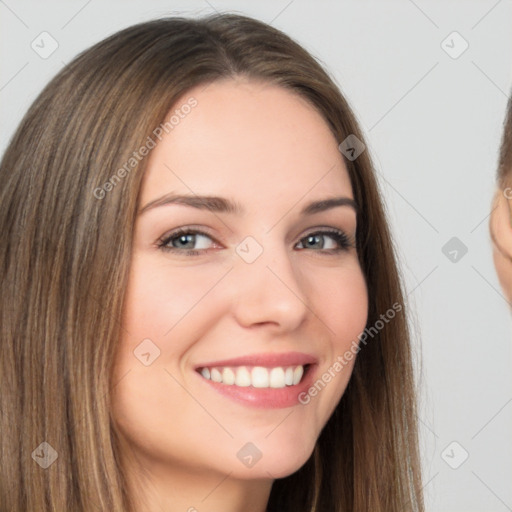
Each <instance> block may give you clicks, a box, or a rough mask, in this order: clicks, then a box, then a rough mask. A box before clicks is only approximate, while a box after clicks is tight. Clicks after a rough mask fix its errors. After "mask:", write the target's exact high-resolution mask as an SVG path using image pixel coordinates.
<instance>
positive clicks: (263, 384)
mask: <svg viewBox="0 0 512 512" xmlns="http://www.w3.org/2000/svg"><path fill="white" fill-rule="evenodd" d="M251 381H252V385H253V386H254V387H255V388H268V385H269V378H268V370H267V369H266V368H263V367H262V366H255V367H254V368H253V369H252V372H251Z"/></svg>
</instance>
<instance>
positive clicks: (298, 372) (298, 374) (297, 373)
mask: <svg viewBox="0 0 512 512" xmlns="http://www.w3.org/2000/svg"><path fill="white" fill-rule="evenodd" d="M303 374H304V367H303V366H297V368H295V370H293V384H298V383H299V382H300V379H302V375H303Z"/></svg>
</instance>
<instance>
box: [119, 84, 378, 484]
mask: <svg viewBox="0 0 512 512" xmlns="http://www.w3.org/2000/svg"><path fill="white" fill-rule="evenodd" d="M190 97H194V98H195V99H196V100H197V106H195V107H194V108H193V109H192V110H191V111H190V113H189V114H188V115H187V116H185V117H183V118H181V119H180V122H179V124H177V125H176V126H175V127H174V128H173V130H172V131H171V132H170V133H169V134H168V135H166V136H165V137H164V138H163V139H162V141H161V142H159V143H158V144H157V146H156V148H155V149H153V150H152V152H151V154H150V157H149V158H150V160H149V165H148V169H147V174H146V176H145V178H144V183H143V188H142V192H141V202H140V206H141V208H143V207H144V206H145V205H148V204H149V203H152V202H153V201H155V200H157V199H159V198H161V197H162V196H164V195H166V194H171V193H172V194H179V195H189V196H192V197H195V196H220V197H222V198H226V199H230V200H232V201H235V202H236V203H237V204H238V205H239V206H240V207H241V209H243V212H239V213H235V212H224V211H220V210H218V211H215V212H213V211H209V210H208V209H199V208H194V207H192V206H188V205H184V204H177V203H173V204H165V205H161V206H154V207H152V208H148V209H146V211H144V212H143V213H141V214H140V215H139V217H138V219H137V222H136V226H135V239H134V247H133V257H132V263H131V269H130V279H129V286H128V290H127V302H126V309H125V311H124V317H123V327H124V329H123V331H122V332H123V337H122V339H121V340H120V351H119V355H118V359H117V364H116V368H115V371H116V374H117V375H118V376H119V377H120V376H123V375H125V374H126V375H125V377H124V378H123V379H121V380H120V382H119V384H118V385H117V386H116V387H115V389H114V396H113V400H114V410H113V415H114V418H115V421H116V423H117V424H118V426H119V428H120V429H121V431H122V432H123V435H124V436H125V437H126V438H127V439H128V441H129V442H130V444H131V445H132V446H133V448H134V450H135V451H136V452H137V454H138V455H139V456H140V458H141V460H143V461H144V464H145V467H146V468H148V469H149V471H150V472H151V471H155V472H156V471H157V469H156V468H157V467H158V468H159V470H160V471H165V472H168V473H169V474H172V473H173V472H174V471H187V470H188V471H191V472H194V471H196V470H197V471H208V472H218V473H220V474H224V475H225V474H227V473H230V472H231V475H232V477H233V478H236V477H239V478H243V479H249V478H250V479H256V478H260V479H268V478H270V477H269V475H272V476H273V477H274V478H279V477H283V476H286V475H288V474H291V473H293V472H294V471H296V470H297V469H299V468H300V466H302V465H303V464H304V462H305V461H306V460H307V459H308V457H309V456H310V454H311V452H312V450H313V448H314V445H315V442H316V440H317V438H318V436H319V434H320V432H321V430H322V428H323V427H324V425H325V424H326V422H327V420H328V418H329V417H330V415H331V413H332V412H333V410H334V408H335V406H336V405H337V403H338V402H339V400H340V398H341V396H342V394H343V392H344V390H345V388H346V385H347V383H348V380H349V378H350V375H351V372H352V368H353V364H354V360H352V361H350V362H349V363H348V364H347V365H346V366H344V367H343V369H342V370H340V371H338V372H335V373H334V377H332V379H331V380H330V382H328V383H327V384H326V385H325V386H324V387H323V388H322V389H321V390H320V391H319V392H318V393H317V394H316V396H314V397H310V400H309V402H308V403H307V404H302V403H300V402H299V400H298V399H297V395H298V393H299V392H300V391H304V389H306V391H307V389H309V387H310V386H311V385H313V384H314V382H315V381H317V380H318V379H320V378H321V377H322V375H324V374H325V373H326V372H329V369H330V368H331V372H330V373H331V374H332V373H333V372H332V366H333V364H334V363H335V362H336V360H337V357H338V356H340V355H342V354H343V353H345V352H346V351H347V350H348V349H349V348H350V347H351V345H352V346H353V342H354V341H356V342H357V337H358V334H359V333H360V332H361V331H363V329H364V328H365V324H366V320H367V309H368V297H367V290H366V284H365V279H364V276H363V273H362V271H361V268H360V265H359V262H358V257H357V252H356V249H355V233H356V213H355V211H354V209H353V208H352V207H350V206H349V205H341V206H336V207H333V208H329V209H328V210H325V211H318V212H316V213H312V214H302V213H301V211H302V210H303V208H304V207H305V206H306V205H308V204H309V203H311V202H313V201H319V200H324V199H330V198H334V197H336V198H337V197H343V198H348V199H350V198H353V193H352V188H351V184H350V179H349V176H348V172H347V169H346V167H345V164H344V162H343V159H342V156H341V154H340V153H339V151H338V149H337V146H338V143H339V141H336V139H335V138H334V136H333V135H332V133H331V132H330V130H329V128H328V126H327V124H326V123H325V121H324V120H323V118H322V117H321V116H320V114H318V113H317V112H316V111H315V110H314V108H313V107H312V106H310V105H309V104H308V103H307V102H306V101H305V100H303V99H302V98H300V97H298V96H296V95H294V94H293V93H291V92H289V91H286V90H284V89H282V88H279V87H276V86H274V85H269V84H262V83H257V82H253V81H244V80H236V81H234V80H229V81H225V82H216V83H213V84H210V85H209V86H208V87H206V88H205V86H202V87H198V88H196V89H193V90H191V91H189V93H187V94H186V95H185V97H184V98H183V100H182V101H180V102H178V104H177V105H176V106H175V108H179V106H180V105H181V104H185V103H186V102H187V99H188V98H190ZM173 110H174V109H173ZM187 110H188V109H187ZM178 228H181V229H182V230H183V232H182V233H181V235H180V233H177V234H176V230H177V229H178ZM189 231H190V232H192V234H188V235H187V234H183V233H186V232H189ZM195 231H200V232H202V234H195V235H194V234H193V233H194V232H195ZM339 233H341V235H339ZM171 235H173V236H174V238H172V237H171ZM247 237H249V238H247ZM164 242H165V244H166V247H160V246H159V245H161V244H162V243H164ZM241 242H243V243H241ZM166 249H167V250H166ZM190 251H194V252H190ZM143 340H151V342H147V341H146V342H145V343H146V345H143V347H145V349H144V350H142V351H143V352H145V353H147V352H149V353H150V354H152V355H150V356H149V357H150V358H151V359H152V358H153V357H154V355H153V354H156V352H155V351H156V350H159V351H160V352H159V357H158V358H156V359H155V360H154V362H152V363H151V364H150V365H148V366H146V365H144V364H143V363H142V362H141V361H139V359H138V358H137V357H135V355H134V351H135V353H140V352H141V350H140V349H139V348H138V347H140V346H141V345H140V344H141V342H142V341H143ZM155 347H158V349H156V348H155ZM260 356H261V357H262V359H261V358H260ZM145 357H146V359H148V356H145ZM246 357H247V358H249V360H248V362H247V361H246V362H243V364H240V365H237V364H234V365H227V366H228V367H229V368H228V370H229V371H231V370H232V371H233V372H234V374H235V377H236V376H237V375H238V373H237V372H239V371H240V370H241V369H240V367H241V366H245V367H246V369H247V371H248V372H249V374H250V375H252V376H253V377H254V375H253V374H252V367H253V366H263V367H268V368H269V370H268V371H269V375H270V377H269V378H270V379H271V380H272V379H274V384H277V385H278V386H280V385H281V384H282V376H281V370H280V369H279V368H281V367H282V368H283V372H284V374H285V380H286V379H287V378H288V377H289V375H288V376H287V373H286V372H287V368H288V367H290V366H291V367H294V368H295V367H297V366H300V365H301V363H304V364H309V366H308V367H307V368H306V369H307V371H306V374H305V375H304V376H303V377H302V379H301V381H300V383H299V384H297V385H293V384H292V385H291V386H289V385H287V384H285V386H284V388H282V387H280V388H277V389H272V388H268V389H261V388H258V389H255V388H254V387H252V390H253V391H254V393H253V394H252V395H251V391H250V389H249V387H247V386H245V385H243V386H242V385H241V386H238V390H236V389H235V391H234V392H233V389H234V388H236V387H237V386H231V391H229V392H228V393H224V392H221V391H220V386H228V384H219V383H214V382H212V381H211V380H208V379H206V378H205V377H203V376H202V375H201V373H200V371H199V370H200V369H201V368H204V367H205V366H206V367H209V372H210V375H211V376H212V375H213V368H212V367H213V366H215V364H216V362H221V363H222V362H223V361H226V360H231V359H233V358H242V359H243V358H246ZM251 357H256V358H257V359H250V358H251ZM273 357H275V358H276V359H273ZM258 358H260V359H258ZM251 363H252V364H251ZM225 366H226V365H224V364H219V368H218V370H219V371H220V372H221V374H222V375H224V373H223V372H224V367H225ZM272 368H278V369H277V370H272ZM229 371H228V373H227V374H226V375H227V377H226V378H227V380H228V382H229V379H230V373H229ZM127 372H128V373H127ZM272 372H274V376H272ZM205 373H206V372H205ZM256 373H258V372H256ZM298 373H300V370H299V371H298ZM288 374H289V371H288ZM238 378H239V379H241V380H239V382H241V383H242V382H244V379H246V378H247V375H246V374H245V373H244V371H243V370H242V377H240V376H238ZM254 378H255V379H256V380H257V377H254ZM259 378H261V379H262V381H259V382H260V384H261V383H263V384H265V382H264V381H265V378H266V377H265V371H263V372H261V371H260V372H259ZM299 378H300V375H299ZM251 382H256V381H251ZM305 384H307V386H306V387H305V388H304V385H305ZM301 386H302V387H301ZM225 389H226V388H225V387H224V390H225ZM290 390H292V391H290ZM238 392H239V393H238ZM235 395H236V396H235ZM291 395H293V397H292V399H290V396H291ZM302 396H303V397H304V395H302ZM303 401H304V400H303ZM247 443H251V444H252V445H254V446H255V447H256V448H257V450H258V452H259V453H260V454H261V459H260V460H259V461H258V462H257V463H256V464H254V465H253V466H252V467H249V466H247V465H246V464H245V463H244V460H243V455H244V452H242V454H241V455H240V453H239V451H240V450H241V449H242V447H244V446H245V445H247ZM253 449H254V448H252V447H249V448H246V450H249V451H251V450H253ZM258 452H255V455H257V453H258ZM237 454H238V455H237Z"/></svg>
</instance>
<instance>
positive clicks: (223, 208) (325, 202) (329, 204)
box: [139, 193, 357, 215]
mask: <svg viewBox="0 0 512 512" xmlns="http://www.w3.org/2000/svg"><path fill="white" fill-rule="evenodd" d="M170 204H182V205H186V206H191V207H193V208H197V209H199V210H208V211H211V212H215V213H231V214H235V215H241V214H243V213H244V211H245V210H244V208H243V206H242V205H241V204H240V203H238V202H236V201H233V200H231V199H226V198H224V197H218V196H198V195H176V194H173V193H170V194H165V195H164V196H162V197H159V198H157V199H154V200H153V201H150V202H149V203H148V204H146V205H145V206H144V207H143V208H141V209H140V211H139V215H142V214H143V213H144V212H146V211H148V210H152V209H154V208H158V207H159V206H166V205H170ZM338 206H348V207H350V208H352V209H353V210H354V211H355V212H356V213H357V205H356V202H355V201H354V200H353V199H352V198H350V197H331V198H326V199H321V200H319V201H313V202H311V203H308V204H307V205H306V206H304V208H303V209H302V210H301V212H300V213H301V215H313V214H315V213H320V212H323V211H326V210H330V209H331V208H336V207H338Z"/></svg>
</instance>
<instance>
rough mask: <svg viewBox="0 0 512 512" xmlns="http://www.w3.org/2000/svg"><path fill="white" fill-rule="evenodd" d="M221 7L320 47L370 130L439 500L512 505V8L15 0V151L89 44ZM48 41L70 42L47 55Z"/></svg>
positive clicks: (7, 108)
mask: <svg viewBox="0 0 512 512" xmlns="http://www.w3.org/2000/svg"><path fill="white" fill-rule="evenodd" d="M214 10H217V11H232V12H239V13H244V14H248V15H250V16H253V17H255V18H258V19H260V20H262V21H265V22H267V23H271V24H272V25H273V26H275V27H276V28H279V29H281V30H283V31H284V32H285V33H287V34H288V35H290V36H292V37H293V38H295V39H296V40H297V41H298V42H300V43H301V44H302V45H303V46H305V47H306V48H307V49H308V50H309V51H310V52H312V53H313V55H314V56H315V57H317V58H318V59H319V60H320V61H321V62H322V63H323V64H324V65H325V66H326V67H327V68H328V70H329V71H330V73H331V74H332V75H333V76H334V77H335V79H336V81H337V83H338V84H339V86H340V87H341V90H342V91H343V93H344V94H345V95H346V97H347V98H348V100H349V102H350V104H351V105H352V107H353V109H354V111H355V112H356V114H357V117H358V119H359V121H360V123H361V125H362V127H363V129H364V131H365V133H366V136H367V139H368V149H369V151H371V154H372V156H373V158H374V162H375V164H376V168H377V171H378V173H379V180H380V183H381V186H382V192H383V194H384V197H385V201H386V204H387V208H388V212H389V218H390V221H391V224H392V229H393V231H394V234H395V239H396V244H397V247H398V252H399V256H400V261H401V265H402V270H403V275H404V279H405V285H406V290H407V298H408V303H409V306H410V308H411V310H412V311H413V313H414V315H413V319H412V328H413V333H414V344H415V351H416V354H417V366H418V385H419V388H420V391H421V396H420V403H421V409H420V425H421V448H422V457H423V468H424V482H425V494H426V499H427V510H429V511H432V512H503V511H506V510H512V485H511V482H512V371H511V370H512V354H511V347H512V329H511V322H510V319H511V317H510V313H509V309H508V304H507V303H506V301H505V299H504V298H503V296H502V294H501V290H500V288H499V284H498V280H497V278H496V275H495V272H494V268H493V263H492V253H491V242H490V239H489V235H488V220H489V219H488V216H489V212H490V206H491V198H492V194H493V191H494V179H495V169H496V163H497V153H498V147H499V142H500V138H501V130H502V122H503V118H504V113H505V106H506V101H507V96H508V95H509V94H510V90H511V86H512V2H511V1H510V0H508V1H506V0H498V1H496V0H482V1H443V2H441V1H437V2H433V1H427V0H415V1H412V0H400V1H398V0H397V1H365V2H356V1H337V2H334V1H322V2H319V1H317V2H314V1H304V0H292V1H290V0H284V1H260V2H248V1H239V2H236V1H225V2H223V1H220V0H208V1H206V0H201V1H181V2H178V1H153V2H148V1H126V0H123V1H100V0H89V1H69V0H68V1H62V2H55V1H46V2H37V1H22V2H15V1H14V0H5V1H1V2H0V41H1V43H0V109H1V110H0V111H1V119H2V122H1V134H0V151H1V153H2V154H3V151H4V149H5V147H6V145H7V143H8V141H9V139H10V137H11V135H12V134H13V132H14V130H15V128H16V126H17V124H18V123H19V121H20V119H21V117H22V115H23V114H24V113H25V111H26V110H27V108H28V107H29V105H30V104H31V102H32V101H33V100H34V99H35V97H36V95H37V94H38V93H39V92H40V91H41V89H42V88H43V86H44V85H45V84H46V83H47V82H48V80H49V79H50V78H51V77H52V76H53V75H55V74H56V73H57V72H58V71H59V70H60V69H61V68H62V67H63V66H64V64H65V63H67V62H69V61H70V60H71V59H72V58H73V57H74V56H75V55H76V54H77V53H78V52H80V51H82V50H84V49H85V48H87V47H89V46H90V45H92V44H93V43H96V42H98V41H99V40H101V39H103V38H104V37H106V36H107V35H110V34H112V33H114V32H116V31H118V30H120V29H122V28H125V27H127V26H129V25H131V24H135V23H138V22H141V21H145V20H149V19H153V18H157V17H161V16H168V15H173V14H175V15H185V16H193V15H202V14H207V13H210V12H212V11H214ZM42 32H47V33H48V34H50V36H51V39H49V38H48V35H41V33H42ZM454 32H456V33H455V34H454ZM41 37H45V38H47V39H46V40H45V41H46V42H45V43H44V44H43V43H42V42H41ZM52 40H55V42H56V43H52ZM37 44H39V47H42V46H44V47H45V48H46V49H47V50H48V51H49V49H51V44H54V45H55V44H58V47H57V48H56V50H55V51H54V52H53V53H52V54H51V55H50V56H48V57H47V58H42V57H41V56H40V54H38V53H36V51H34V49H33V47H34V46H36V45H37ZM466 46H467V48H466ZM466 251H467V252H466Z"/></svg>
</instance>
